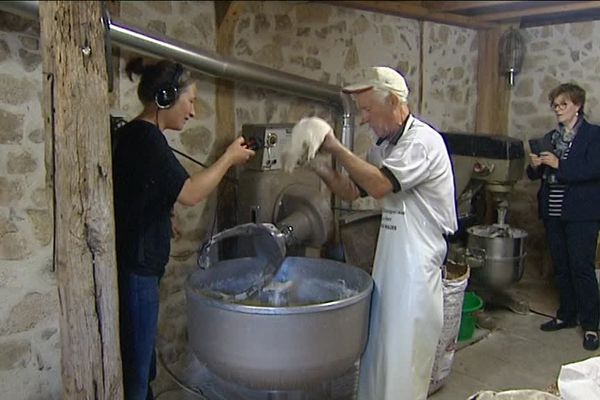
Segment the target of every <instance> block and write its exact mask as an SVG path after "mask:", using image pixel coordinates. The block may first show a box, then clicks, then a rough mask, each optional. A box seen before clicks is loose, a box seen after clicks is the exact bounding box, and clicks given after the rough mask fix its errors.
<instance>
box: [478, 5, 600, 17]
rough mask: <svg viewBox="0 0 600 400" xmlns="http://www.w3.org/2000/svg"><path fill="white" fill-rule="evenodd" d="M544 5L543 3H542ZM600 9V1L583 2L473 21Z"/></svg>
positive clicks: (496, 14)
mask: <svg viewBox="0 0 600 400" xmlns="http://www.w3.org/2000/svg"><path fill="white" fill-rule="evenodd" d="M540 3H543V2H540ZM597 9H600V1H581V2H565V4H558V5H551V6H543V7H535V8H528V9H525V10H518V11H504V12H498V13H493V14H484V15H479V16H476V17H473V19H475V20H478V21H482V22H492V21H498V22H500V21H511V20H517V19H520V18H523V17H533V16H540V15H550V14H558V13H566V12H571V11H584V10H597Z"/></svg>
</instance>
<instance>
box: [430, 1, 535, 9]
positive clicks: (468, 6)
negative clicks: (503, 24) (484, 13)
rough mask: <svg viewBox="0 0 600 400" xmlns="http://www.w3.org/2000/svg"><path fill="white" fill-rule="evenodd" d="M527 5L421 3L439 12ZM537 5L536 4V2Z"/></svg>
mask: <svg viewBox="0 0 600 400" xmlns="http://www.w3.org/2000/svg"><path fill="white" fill-rule="evenodd" d="M519 3H527V2H526V1H423V2H422V5H423V7H425V8H428V9H429V10H435V11H440V12H448V11H464V10H477V9H480V8H487V7H494V6H501V5H507V6H510V5H514V4H519ZM536 3H537V2H536Z"/></svg>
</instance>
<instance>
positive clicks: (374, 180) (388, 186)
mask: <svg viewBox="0 0 600 400" xmlns="http://www.w3.org/2000/svg"><path fill="white" fill-rule="evenodd" d="M321 151H325V152H327V153H329V154H331V155H332V156H333V157H335V159H336V160H337V162H338V163H340V164H341V165H342V166H343V167H344V168H345V169H346V171H347V172H348V175H350V178H351V180H350V179H348V177H345V176H343V175H341V174H340V173H338V172H337V171H333V170H331V168H330V170H331V172H332V173H330V174H329V175H328V176H326V177H323V176H322V175H321V173H319V172H317V174H319V176H321V178H322V179H323V180H324V181H325V183H326V184H327V186H329V188H330V189H331V190H332V191H333V192H334V193H336V194H337V195H338V196H340V197H342V198H343V199H344V200H354V199H356V198H357V197H358V195H359V190H358V188H357V187H356V185H358V186H360V187H361V188H362V189H363V190H364V191H366V192H367V193H368V194H369V195H370V196H372V197H373V198H375V199H380V198H382V197H383V196H385V195H387V194H389V193H391V192H392V191H393V189H394V188H393V185H392V182H390V180H389V178H388V177H386V176H385V175H384V174H383V173H382V172H381V171H380V170H379V168H377V167H376V166H374V165H372V164H370V163H368V162H367V161H365V160H363V159H361V158H360V157H358V156H357V155H355V154H354V153H352V152H351V151H350V150H348V149H347V148H346V147H345V146H344V145H343V144H342V143H340V141H339V140H338V139H337V138H336V137H335V136H334V135H333V132H330V133H329V134H327V136H326V137H325V140H324V141H323V144H322V146H321ZM344 178H345V179H346V180H348V182H349V183H346V182H344ZM328 180H329V181H331V182H332V183H331V184H330V183H329V182H328ZM354 182H355V183H356V184H354ZM349 184H351V186H352V187H353V190H354V192H353V193H354V197H352V198H347V197H344V196H343V194H349V193H350V189H349V188H347V186H348V185H349ZM332 185H333V187H332ZM336 189H337V190H339V191H340V193H338V192H337V191H336Z"/></svg>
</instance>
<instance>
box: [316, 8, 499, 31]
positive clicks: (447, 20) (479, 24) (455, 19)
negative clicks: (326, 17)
mask: <svg viewBox="0 0 600 400" xmlns="http://www.w3.org/2000/svg"><path fill="white" fill-rule="evenodd" d="M324 3H329V4H331V5H334V6H342V7H348V8H355V9H359V10H365V11H371V12H378V13H384V14H391V15H398V16H401V17H406V18H414V19H423V20H426V21H433V22H438V23H442V24H448V25H456V26H462V27H465V28H472V29H489V28H493V27H495V26H496V24H494V23H490V22H484V21H478V20H475V19H473V18H471V17H465V16H462V15H456V14H449V13H440V12H431V11H430V10H429V9H427V8H425V7H422V6H416V5H411V4H404V3H403V2H401V1H325V2H324Z"/></svg>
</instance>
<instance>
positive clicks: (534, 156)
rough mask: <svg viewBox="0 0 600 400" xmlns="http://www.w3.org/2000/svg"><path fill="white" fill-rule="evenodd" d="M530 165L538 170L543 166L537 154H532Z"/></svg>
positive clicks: (530, 155)
mask: <svg viewBox="0 0 600 400" xmlns="http://www.w3.org/2000/svg"><path fill="white" fill-rule="evenodd" d="M529 165H531V168H533V169H537V168H538V167H539V166H540V165H542V159H541V158H540V156H538V155H537V154H533V153H530V154H529Z"/></svg>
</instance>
